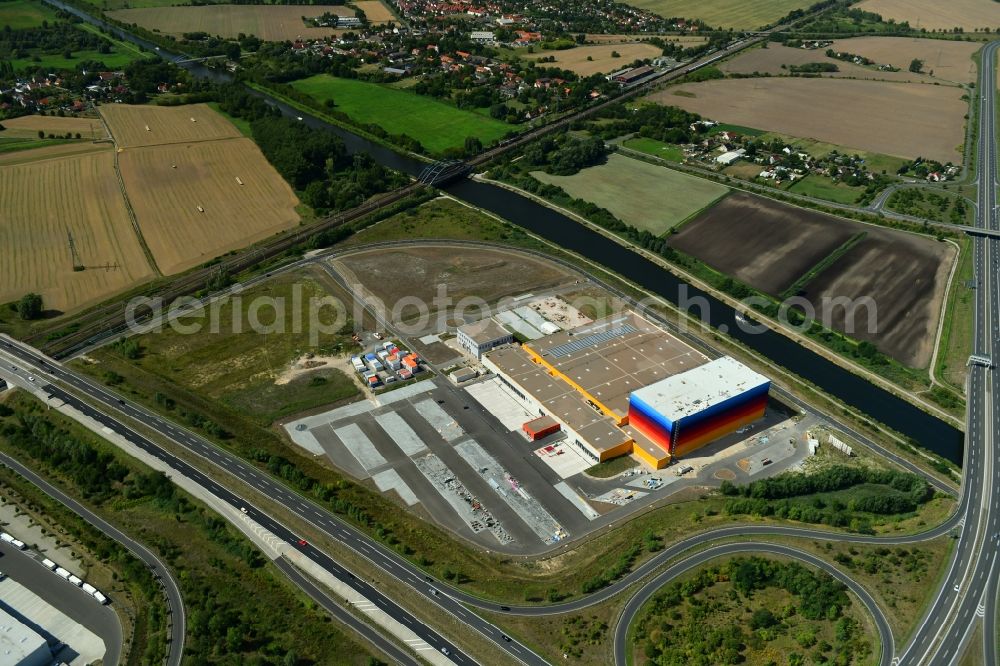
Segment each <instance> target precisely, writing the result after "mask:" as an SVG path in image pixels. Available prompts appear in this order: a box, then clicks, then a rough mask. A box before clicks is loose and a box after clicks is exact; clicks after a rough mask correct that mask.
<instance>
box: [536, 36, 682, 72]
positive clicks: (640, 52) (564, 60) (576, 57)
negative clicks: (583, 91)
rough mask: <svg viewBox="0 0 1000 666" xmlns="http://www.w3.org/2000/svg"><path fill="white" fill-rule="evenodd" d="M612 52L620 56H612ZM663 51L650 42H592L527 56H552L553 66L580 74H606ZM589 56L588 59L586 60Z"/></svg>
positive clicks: (658, 54) (657, 55)
mask: <svg viewBox="0 0 1000 666" xmlns="http://www.w3.org/2000/svg"><path fill="white" fill-rule="evenodd" d="M612 53H618V54H619V56H620V57H618V58H614V57H612V56H611V54H612ZM662 53H663V51H662V50H661V49H659V48H657V47H655V46H653V45H652V44H642V43H639V42H632V43H628V44H594V45H593V46H577V47H576V48H572V49H566V50H564V51H543V52H541V53H536V54H534V55H532V56H529V57H531V58H533V59H535V60H538V59H539V58H547V57H549V56H551V57H554V58H555V59H556V60H555V62H554V63H551V66H553V67H559V68H561V69H568V70H571V71H573V72H576V73H577V74H579V75H580V76H591V75H593V74H607V73H609V72H614V71H616V70H619V69H623V68H625V67H628V66H629V65H630V64H631V63H632V62H633V61H635V60H644V59H646V58H657V57H659V56H660V54H662ZM587 58H590V60H587Z"/></svg>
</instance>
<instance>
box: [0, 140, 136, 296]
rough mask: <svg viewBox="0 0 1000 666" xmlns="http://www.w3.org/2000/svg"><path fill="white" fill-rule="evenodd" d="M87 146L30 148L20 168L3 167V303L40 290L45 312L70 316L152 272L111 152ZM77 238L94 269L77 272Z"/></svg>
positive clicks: (0, 172)
mask: <svg viewBox="0 0 1000 666" xmlns="http://www.w3.org/2000/svg"><path fill="white" fill-rule="evenodd" d="M86 147H87V148H89V150H87V151H81V150H79V148H80V146H79V145H71V146H56V147H53V148H45V149H42V150H38V151H33V150H32V151H23V152H20V153H18V154H17V155H18V157H19V160H18V161H17V163H14V164H11V163H9V162H8V163H4V162H0V303H2V302H8V301H12V300H15V299H17V298H20V297H21V296H23V295H24V294H25V293H27V292H29V291H34V292H37V293H39V294H41V295H42V297H43V299H44V301H45V307H46V309H54V310H60V311H71V310H75V309H79V308H81V307H84V306H86V305H90V304H93V303H95V302H98V301H100V300H101V299H103V298H106V297H108V296H111V295H112V294H114V293H117V292H120V291H123V290H125V289H127V288H128V287H131V286H132V285H134V284H136V283H138V282H140V281H142V280H144V279H146V278H148V277H150V276H151V275H152V270H151V269H150V267H149V265H148V263H147V262H146V258H145V256H144V255H143V253H142V248H141V247H140V246H139V241H138V239H137V238H136V235H135V232H134V231H133V230H132V226H131V223H130V222H129V218H128V212H127V211H126V209H125V201H124V199H123V198H122V196H121V194H120V192H119V190H118V183H117V182H116V180H115V175H114V171H113V164H114V152H113V149H112V147H111V146H110V145H106V146H94V145H89V144H88V145H87V146H86ZM55 148H73V149H76V150H64V151H61V152H60V151H58V150H55ZM32 157H34V159H33V160H32V159H30V158H32ZM70 233H71V234H72V235H73V240H74V243H75V244H76V248H77V250H78V252H79V255H80V259H81V260H82V262H83V264H84V265H85V266H88V267H91V268H88V269H87V270H83V271H74V270H73V260H72V257H71V255H70V252H69V245H68V234H70ZM116 263H117V264H118V268H117V269H116V270H106V269H104V268H96V266H103V265H106V264H116Z"/></svg>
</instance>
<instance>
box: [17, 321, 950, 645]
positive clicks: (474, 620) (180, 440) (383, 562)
mask: <svg viewBox="0 0 1000 666" xmlns="http://www.w3.org/2000/svg"><path fill="white" fill-rule="evenodd" d="M0 356H4V357H6V358H7V359H10V360H13V361H14V363H13V365H16V366H17V367H18V368H19V369H20V370H19V374H18V377H17V383H19V384H20V385H22V386H27V387H32V386H34V387H35V388H39V387H41V388H44V390H45V392H47V393H48V394H50V395H51V396H52V397H54V398H55V399H57V400H62V401H65V402H67V403H68V404H71V405H73V406H74V407H76V408H77V409H79V410H80V411H81V412H83V413H85V414H86V415H88V416H90V417H92V418H94V419H96V420H97V421H99V422H100V423H101V424H102V425H104V426H105V427H108V428H111V429H112V430H114V431H115V432H117V433H118V434H120V435H123V436H125V437H126V438H127V439H128V440H129V441H130V442H132V443H133V444H135V445H136V446H139V447H140V448H141V449H142V450H144V451H145V452H147V453H150V454H151V455H154V456H156V457H157V458H159V459H161V460H163V461H164V462H166V463H167V464H168V465H169V466H170V467H171V468H172V469H173V470H175V471H176V472H178V473H180V474H183V475H184V476H186V477H187V478H189V479H191V480H193V481H195V482H197V483H198V484H199V485H201V486H202V487H204V488H205V489H207V490H208V491H209V492H211V493H212V494H213V495H215V496H217V497H219V498H221V499H223V500H224V501H226V502H228V503H229V504H230V505H232V506H234V507H237V508H239V507H245V508H247V513H248V515H249V516H250V517H251V518H252V519H254V520H255V521H257V522H258V523H260V524H261V525H262V526H263V527H265V528H266V529H268V530H270V531H271V532H273V533H274V534H276V535H277V536H278V537H280V538H281V539H283V540H285V541H286V542H288V543H289V544H291V545H293V546H294V547H295V548H297V549H299V550H300V551H302V552H303V554H305V555H307V556H308V557H310V558H311V559H313V561H315V562H317V563H318V564H320V565H321V566H323V568H324V569H326V570H327V571H328V572H330V573H331V574H333V575H334V576H336V577H337V578H338V579H339V580H340V581H342V582H345V583H347V584H349V585H350V586H351V587H352V588H354V589H355V590H356V591H357V592H359V593H360V594H362V595H363V596H365V597H367V598H369V599H372V600H373V601H376V603H378V604H379V605H380V606H381V607H382V608H383V609H384V610H386V612H388V613H389V614H390V615H391V616H392V617H394V618H396V619H397V620H400V621H401V622H403V623H404V624H407V625H408V626H410V627H411V628H413V629H414V630H415V631H416V630H417V629H420V631H418V632H417V633H418V635H419V636H420V637H421V638H423V639H424V640H425V641H427V643H428V644H429V645H432V646H435V647H436V648H438V649H440V648H441V647H446V648H448V649H449V651H450V652H451V653H452V654H451V657H452V659H453V661H455V662H456V663H471V660H469V659H468V657H467V656H466V655H464V654H462V653H461V652H459V651H458V649H457V648H456V647H455V646H454V645H452V644H451V643H450V642H448V641H447V640H446V639H445V638H443V637H441V636H440V635H439V634H437V633H436V632H434V631H433V630H431V629H430V628H428V627H425V626H424V625H422V624H421V623H420V622H419V620H416V618H414V617H413V616H412V615H410V614H409V613H408V612H407V611H405V610H404V609H402V608H401V607H399V606H398V605H396V604H395V603H394V602H393V601H392V600H391V599H389V598H387V597H386V596H385V595H383V594H382V593H381V592H380V591H379V590H378V589H377V588H375V587H373V586H372V585H370V584H368V583H367V582H365V581H362V580H360V579H359V578H357V577H356V576H355V575H354V574H352V573H351V572H349V571H347V570H346V569H345V568H344V567H342V566H341V565H339V564H338V563H336V562H335V561H334V560H333V559H332V558H330V557H329V556H327V555H326V554H324V553H322V552H321V551H319V550H318V549H317V548H315V547H314V546H312V545H307V546H299V545H298V539H299V537H298V535H296V534H294V533H292V532H291V531H290V530H289V529H288V528H286V527H284V526H283V525H281V524H280V523H279V522H278V521H276V520H275V519H273V518H272V517H271V516H268V515H267V514H265V513H264V512H262V511H261V510H260V509H259V508H257V507H255V506H253V504H252V503H251V502H249V501H248V500H246V499H245V498H242V497H240V496H239V495H237V494H235V493H233V492H231V491H229V490H228V489H226V488H225V487H223V486H221V485H220V484H218V483H216V482H215V481H214V480H212V479H211V478H209V477H208V476H207V475H205V474H204V473H202V472H201V471H200V470H199V469H196V468H194V467H192V466H191V465H188V464H187V463H185V462H183V461H181V460H179V459H178V458H176V457H175V456H173V455H171V454H170V453H168V452H167V451H165V450H163V449H162V448H161V447H159V446H157V445H156V444H154V443H153V442H151V441H150V440H148V439H146V438H145V437H143V436H141V435H139V434H138V433H136V432H135V431H134V430H132V429H131V428H130V427H128V426H127V425H126V424H125V423H124V419H126V418H127V419H131V420H134V421H136V422H138V423H141V424H142V425H143V426H145V427H147V428H150V429H152V430H153V431H155V432H157V433H158V434H159V435H161V436H162V437H164V438H166V439H168V440H170V441H172V442H174V443H175V444H177V445H179V446H182V447H184V448H186V449H187V450H188V451H190V452H192V453H194V454H195V455H197V456H199V457H200V458H202V459H203V460H204V461H205V462H207V463H209V464H211V465H214V466H215V467H217V468H218V469H221V470H223V471H225V472H226V473H228V474H229V475H231V476H232V478H234V479H237V480H239V481H240V482H241V483H245V484H247V485H248V486H250V487H252V488H254V489H256V490H258V491H259V492H262V493H264V494H265V495H266V496H268V497H270V498H272V499H274V500H276V501H278V502H281V503H282V504H283V505H284V506H285V507H286V508H287V509H288V511H290V512H291V513H293V514H295V515H296V516H297V517H299V518H300V519H302V520H303V521H305V522H306V523H308V524H311V525H312V526H314V527H315V528H316V529H317V530H320V531H322V532H324V533H326V534H327V535H328V536H330V537H331V538H333V539H335V540H337V541H339V542H340V543H341V544H343V545H344V546H346V547H348V548H350V549H351V550H353V551H354V552H355V553H356V554H358V555H359V556H360V557H363V558H365V559H368V560H369V561H370V562H371V563H372V564H374V565H375V566H376V567H378V568H380V569H381V570H382V571H383V572H384V574H385V575H386V576H387V579H388V580H392V581H393V584H394V585H402V586H406V587H409V588H411V589H412V590H413V591H415V592H417V593H418V594H420V595H421V596H422V597H424V599H426V600H427V601H428V602H429V603H431V604H434V605H436V606H437V607H438V608H440V609H442V610H444V611H445V612H448V613H450V614H452V615H453V616H454V617H456V618H457V619H458V620H459V621H460V622H462V623H463V624H465V625H467V626H469V627H470V629H472V630H473V631H477V632H478V633H479V634H480V635H482V636H483V637H485V638H486V639H488V640H489V641H490V642H492V643H493V644H494V645H496V646H497V647H498V648H500V649H504V650H506V651H507V652H508V654H510V655H511V657H513V658H514V659H516V660H518V661H520V662H522V663H526V664H541V663H545V661H544V659H542V658H541V657H540V656H538V655H537V654H535V653H533V652H531V651H530V650H529V649H528V648H527V647H526V646H524V645H521V644H519V643H517V642H516V641H510V642H507V641H505V640H503V633H502V632H501V630H500V629H498V628H497V627H495V626H494V625H492V624H490V623H488V622H486V621H485V620H483V619H481V618H480V617H479V616H478V615H477V614H475V613H472V612H469V610H468V609H467V608H466V607H465V605H468V606H472V607H476V608H480V609H485V610H492V611H500V610H504V611H505V612H509V613H512V614H518V615H528V616H545V615H552V614H557V613H568V612H575V611H579V610H582V609H584V608H587V607H588V606H591V605H593V604H596V603H600V602H602V601H604V600H607V599H609V598H611V597H613V596H615V595H617V594H618V593H620V592H621V591H622V590H624V589H625V588H627V587H629V586H631V585H632V584H633V583H635V582H636V581H638V580H640V579H641V578H643V577H644V576H646V575H648V574H650V573H652V572H654V571H655V570H656V569H658V568H659V567H661V566H662V565H663V564H665V563H666V562H667V561H668V560H670V559H671V558H674V557H676V556H678V555H681V554H683V553H684V552H685V551H688V550H690V549H691V548H694V547H697V546H701V545H704V544H709V543H711V542H714V541H718V540H719V539H723V538H734V539H740V538H742V539H745V538H747V537H752V536H760V537H766V536H774V535H780V536H789V537H801V538H814V539H815V538H820V539H833V540H839V541H845V542H856V543H886V544H894V543H918V542H920V541H924V540H927V539H931V538H936V537H938V536H941V535H944V534H946V533H948V532H949V531H951V530H952V529H954V528H955V527H956V525H957V524H958V521H959V518H958V516H955V517H953V518H951V519H950V520H948V521H946V522H945V523H944V524H942V525H939V526H937V527H935V528H933V529H931V530H929V531H927V532H924V533H922V534H917V535H911V536H906V537H888V538H887V537H875V536H867V535H858V534H839V533H835V532H829V531H823V530H818V529H810V528H793V527H775V526H766V525H737V526H732V527H727V528H724V529H718V530H711V531H708V532H705V533H702V534H699V535H696V536H694V537H691V538H689V539H687V540H685V541H683V542H680V543H677V544H673V545H671V546H670V547H669V548H667V549H665V550H664V551H662V552H661V553H659V554H658V555H657V556H656V557H655V558H653V559H651V560H649V561H647V562H646V563H644V564H642V565H640V566H639V567H637V568H636V569H635V570H634V571H633V572H631V573H630V574H629V575H627V576H625V577H623V578H622V579H620V580H619V581H616V582H615V583H613V584H612V585H610V586H608V587H606V588H604V589H602V590H600V591H598V592H595V593H594V594H591V595H589V596H587V597H584V598H581V599H577V600H574V601H571V602H567V603H564V604H557V605H554V606H513V607H503V608H501V607H500V606H499V605H498V604H497V603H496V602H487V601H483V600H482V599H479V598H477V597H473V596H471V595H468V594H466V593H464V592H461V591H460V590H456V589H454V588H450V587H448V586H447V585H445V584H443V583H440V582H438V581H435V580H433V579H430V578H429V577H427V576H425V574H424V573H423V572H422V571H421V570H420V569H418V568H417V567H416V566H415V565H413V564H411V563H410V562H409V561H407V560H405V559H404V558H402V557H400V556H399V555H398V554H396V553H395V551H392V550H390V549H388V548H386V547H384V546H383V545H382V544H380V543H378V542H377V541H374V540H373V539H371V538H370V537H368V536H367V535H365V534H363V533H361V532H360V531H359V530H357V529H356V528H354V527H353V526H351V525H349V524H347V523H345V522H344V521H342V520H340V519H339V518H337V517H336V516H335V515H333V514H332V513H330V512H329V511H327V510H326V509H325V508H323V507H321V506H319V505H317V504H315V503H314V502H312V501H311V500H310V499H308V498H304V497H303V496H301V495H299V494H297V493H295V492H294V491H292V490H290V489H288V488H286V487H285V486H284V485H282V484H280V483H278V482H275V481H274V480H273V479H272V478H271V477H270V476H268V475H267V474H265V473H262V472H260V471H259V470H257V469H256V468H255V467H253V466H251V465H249V464H248V463H245V462H243V461H242V460H240V459H238V458H236V457H235V456H233V455H232V454H229V453H228V452H226V451H224V450H222V449H220V448H218V447H216V446H215V445H214V444H212V443H210V442H208V441H206V440H204V439H202V438H201V437H199V436H197V435H195V434H193V433H191V432H190V431H188V430H186V429H184V428H182V427H180V426H178V425H176V424H174V423H172V422H169V421H166V420H164V419H161V418H160V417H159V416H157V415H155V414H152V413H150V412H148V411H147V410H145V409H144V408H142V407H140V406H138V405H135V404H133V403H131V402H129V401H126V400H124V399H123V398H121V397H119V396H118V395H117V394H114V393H111V392H109V391H107V390H106V389H105V388H104V387H103V386H101V385H99V384H96V383H94V382H91V381H90V380H89V379H87V378H85V377H83V376H80V375H78V374H77V373H75V372H73V371H71V370H69V369H67V368H65V367H64V366H62V365H61V364H59V363H57V362H55V361H53V360H51V359H46V358H44V357H42V356H41V355H40V353H39V352H37V351H36V350H34V349H32V348H31V347H28V346H27V345H23V344H21V343H18V342H16V341H14V340H11V339H10V338H6V337H0ZM6 367H7V366H5V367H4V369H5V370H6ZM28 372H32V373H34V374H33V375H32V376H34V377H35V381H34V382H29V381H27V380H26V373H28ZM49 380H53V381H55V382H58V383H60V384H62V385H65V386H67V387H68V388H70V389H72V390H73V391H74V393H76V392H79V393H80V394H82V395H86V396H87V397H88V398H89V399H91V400H94V401H96V402H98V403H99V404H100V409H95V408H93V407H91V406H90V404H88V403H85V402H83V401H81V400H79V399H78V398H77V397H75V395H73V394H70V393H69V392H67V391H66V390H63V389H62V388H60V387H59V386H56V385H54V384H52V383H49ZM431 586H433V587H434V588H435V589H438V590H440V591H441V593H440V594H437V595H434V594H432V593H431V592H430V591H429V589H430V587H431Z"/></svg>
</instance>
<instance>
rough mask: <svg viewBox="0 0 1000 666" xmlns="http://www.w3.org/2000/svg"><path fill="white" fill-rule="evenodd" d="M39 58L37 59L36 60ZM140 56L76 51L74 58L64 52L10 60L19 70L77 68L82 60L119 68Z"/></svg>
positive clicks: (15, 68) (16, 69)
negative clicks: (66, 55) (64, 54)
mask: <svg viewBox="0 0 1000 666" xmlns="http://www.w3.org/2000/svg"><path fill="white" fill-rule="evenodd" d="M36 58H37V60H36ZM138 58H139V56H138V55H136V54H134V53H121V52H112V53H99V52H97V51H74V52H73V57H72V58H66V57H64V56H63V55H62V54H47V55H38V56H35V57H31V58H14V59H13V60H11V61H10V62H11V63H12V64H13V65H14V70H15V71H19V70H23V69H29V68H32V67H43V68H45V69H46V70H49V71H52V70H61V69H76V68H77V66H78V65H79V64H80V63H81V62H85V61H87V60H95V61H97V62H103V63H104V65H105V66H106V67H108V68H110V69H119V68H121V67H124V66H125V65H127V64H129V63H130V62H132V61H133V60H136V59H138Z"/></svg>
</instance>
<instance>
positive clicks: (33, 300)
mask: <svg viewBox="0 0 1000 666" xmlns="http://www.w3.org/2000/svg"><path fill="white" fill-rule="evenodd" d="M17 314H18V315H19V316H20V317H21V319H24V320H28V321H30V320H32V319H38V318H39V317H40V316H42V297H41V296H39V295H38V294H25V295H24V296H22V297H21V300H19V301H18V302H17Z"/></svg>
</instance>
